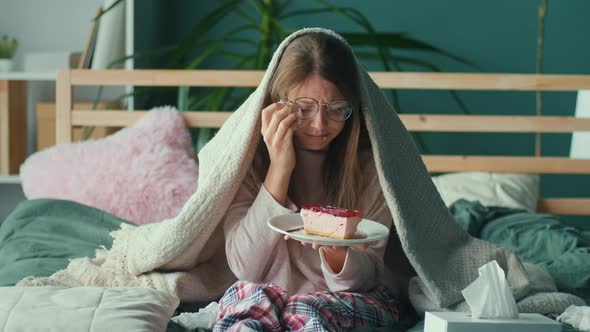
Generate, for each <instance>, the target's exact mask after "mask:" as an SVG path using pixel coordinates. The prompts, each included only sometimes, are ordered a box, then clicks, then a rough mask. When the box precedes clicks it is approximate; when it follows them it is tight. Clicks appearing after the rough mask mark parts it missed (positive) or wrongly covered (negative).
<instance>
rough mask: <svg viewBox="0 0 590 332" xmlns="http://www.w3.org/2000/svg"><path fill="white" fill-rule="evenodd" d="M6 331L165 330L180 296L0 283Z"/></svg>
mask: <svg viewBox="0 0 590 332" xmlns="http://www.w3.org/2000/svg"><path fill="white" fill-rule="evenodd" d="M0 299H2V300H0V326H4V330H5V331H80V332H84V331H88V332H90V331H93V332H101V331H104V332H112V331H164V330H166V326H167V325H168V321H169V320H170V317H172V314H173V313H174V309H176V307H177V306H178V303H179V300H178V297H176V296H174V295H172V294H169V293H164V292H162V291H158V290H155V289H150V288H143V287H116V288H102V287H73V288H64V287H57V286H35V287H18V286H17V287H0Z"/></svg>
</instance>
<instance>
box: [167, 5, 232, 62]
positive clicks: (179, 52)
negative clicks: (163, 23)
mask: <svg viewBox="0 0 590 332" xmlns="http://www.w3.org/2000/svg"><path fill="white" fill-rule="evenodd" d="M240 3H241V0H232V1H226V2H224V3H223V4H222V5H221V6H219V7H217V8H216V9H214V10H213V11H211V13H209V14H208V15H207V16H205V17H203V18H202V19H200V20H199V21H198V22H197V23H196V24H195V25H194V26H193V28H192V29H191V31H190V32H189V33H188V34H187V36H186V37H184V38H183V39H182V40H181V41H180V42H179V43H178V46H177V48H176V50H175V52H174V55H173V56H172V58H171V59H170V61H169V62H168V67H172V68H175V66H176V67H179V66H181V63H182V60H183V59H184V58H185V57H186V54H187V53H188V52H190V51H191V50H192V48H193V47H194V46H196V45H198V43H199V41H200V40H202V38H203V36H204V35H206V32H207V31H209V30H211V29H212V28H213V27H215V26H216V25H217V24H219V23H220V22H221V21H222V19H223V18H224V17H225V16H227V15H229V14H230V13H231V12H232V11H234V10H235V8H236V7H237V6H239V5H240Z"/></svg>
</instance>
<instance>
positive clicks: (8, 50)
mask: <svg viewBox="0 0 590 332" xmlns="http://www.w3.org/2000/svg"><path fill="white" fill-rule="evenodd" d="M17 48H18V41H17V40H16V39H15V38H12V40H11V39H10V38H8V36H7V35H4V36H2V40H0V72H8V71H11V70H12V58H13V57H14V53H16V49H17Z"/></svg>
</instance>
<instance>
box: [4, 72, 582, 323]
mask: <svg viewBox="0 0 590 332" xmlns="http://www.w3.org/2000/svg"><path fill="white" fill-rule="evenodd" d="M370 74H371V76H372V77H373V79H374V80H375V81H376V82H377V84H378V85H379V86H380V87H381V88H383V89H395V90H472V91H476V90H480V91H535V90H538V91H576V90H583V89H590V75H532V74H461V73H390V72H372V73H370ZM262 75H263V72H261V71H229V70H132V71H122V70H102V71H100V70H99V71H90V70H63V71H60V72H59V73H58V78H57V93H56V95H57V96H56V97H57V113H56V142H57V144H68V143H72V129H73V128H74V127H80V126H106V127H129V126H133V125H134V124H136V123H137V122H138V121H140V120H141V119H142V118H144V116H146V114H147V112H148V111H147V110H134V111H133V112H129V111H127V110H108V111H100V112H97V111H93V110H90V109H75V108H74V107H73V105H74V104H73V102H72V101H73V90H74V88H75V87H78V86H110V85H132V86H160V87H178V86H192V87H255V86H257V84H258V82H259V81H260V79H261V78H262ZM181 114H182V117H183V119H184V121H185V123H186V125H187V126H188V127H192V128H219V127H220V126H222V125H223V123H224V121H225V120H226V119H227V117H228V116H229V115H230V114H231V113H229V112H211V111H206V110H205V111H199V112H184V113H181ZM400 117H401V119H402V121H403V122H404V124H405V126H406V127H407V128H408V129H409V130H410V131H414V132H479V133H481V132H495V133H535V132H537V133H571V132H574V131H589V130H590V119H584V118H575V117H571V116H507V115H440V114H401V115H400ZM105 157H106V156H105ZM423 159H424V162H425V164H426V166H427V168H428V169H429V171H430V172H432V173H433V174H444V173H449V174H448V175H449V176H450V175H453V176H454V177H449V176H447V175H441V176H440V177H439V176H433V179H434V181H435V184H436V185H437V187H438V188H439V191H440V192H441V195H442V196H443V199H444V200H445V203H447V205H449V207H450V208H451V210H452V211H453V215H454V216H455V217H456V219H457V222H458V223H460V224H461V225H462V226H463V227H464V229H465V230H466V231H468V232H470V233H471V234H472V235H474V236H478V237H482V238H485V239H487V240H489V241H492V242H496V243H498V244H499V245H503V246H507V247H509V248H511V249H512V250H515V251H516V252H517V253H518V254H519V255H521V256H525V257H526V258H527V260H532V261H533V262H536V263H539V264H542V265H543V264H544V266H545V267H546V268H548V269H549V270H550V272H552V274H553V276H554V277H556V278H557V279H558V280H559V281H560V283H558V286H560V289H566V290H570V291H575V292H576V293H578V294H581V295H583V296H584V297H586V299H589V298H590V291H588V289H590V270H588V269H585V270H584V269H582V270H580V269H578V270H576V271H565V272H564V271H563V269H564V267H567V266H569V265H570V264H574V265H583V264H584V263H590V258H589V257H590V249H589V248H590V233H587V232H584V231H582V230H574V229H572V228H571V227H569V226H567V225H564V224H562V223H560V220H559V218H558V217H556V216H558V215H575V216H586V215H590V204H589V203H590V198H580V197H576V198H571V197H543V198H539V197H538V186H539V183H538V177H537V175H538V174H590V160H584V159H572V158H569V157H546V156H512V155H511V156H491V155H424V156H423ZM519 175H523V176H525V177H519ZM531 179H533V181H531ZM491 182H493V185H490V183H491ZM515 183H516V184H515ZM506 186H508V187H511V186H512V187H514V188H516V189H508V190H506V188H507V187H506ZM466 187H469V188H475V187H477V188H479V189H474V190H472V192H470V193H469V194H467V193H465V192H461V190H462V189H461V188H466ZM523 188H524V189H523ZM499 190H504V192H503V194H502V195H503V196H502V197H499V196H498V195H497V192H498V191H499ZM535 190H537V191H535ZM486 191H487V193H488V194H489V193H490V192H492V193H495V199H496V200H493V199H487V198H486V195H485V193H486ZM531 192H533V193H532V194H531ZM482 193H483V194H482ZM524 196H526V199H524V201H525V202H524V203H522V204H520V203H519V202H522V201H523V197H524ZM506 197H509V198H511V199H513V201H514V202H516V203H514V204H510V203H507V205H506V204H502V202H503V201H505V199H504V198H506ZM460 198H464V199H465V200H460ZM488 198H489V197H488ZM458 199H459V200H458ZM478 201H479V202H478ZM81 210H83V212H80V211H81ZM39 211H43V213H44V222H43V224H40V225H35V224H34V223H33V222H31V221H34V220H35V218H36V215H35V213H39ZM63 211H69V214H68V216H69V219H68V217H65V216H64V212H63ZM80 214H83V215H85V216H91V217H89V218H87V219H84V220H79V218H77V217H78V216H80ZM8 219H10V221H13V222H8V223H5V224H4V225H3V226H2V228H0V257H1V256H2V254H5V256H4V257H8V258H4V262H2V263H4V266H3V267H2V268H0V275H4V276H5V277H3V278H0V279H2V280H0V286H10V285H11V284H14V282H15V280H18V278H21V277H23V276H26V275H29V274H33V273H35V274H36V275H49V274H51V273H53V272H55V271H56V270H58V269H60V268H63V267H64V266H65V264H67V258H69V257H72V255H78V256H79V255H80V254H82V256H85V255H93V253H94V249H95V248H96V247H97V246H99V245H106V246H108V245H109V244H110V239H109V237H108V232H109V231H110V230H113V229H116V228H117V227H118V225H119V224H120V223H123V222H127V221H126V220H124V219H125V218H119V217H116V216H113V215H111V214H109V213H105V212H104V211H101V209H93V208H91V207H86V206H83V205H79V204H73V203H71V202H68V201H64V200H51V199H45V200H34V201H29V202H25V203H24V207H19V208H17V210H16V211H15V212H14V213H13V214H11V216H9V218H8ZM8 219H7V221H8ZM97 219H99V220H101V223H100V225H97V223H96V222H94V221H93V220H97ZM23 220H26V221H27V222H26V223H20V224H19V222H20V221H23ZM74 223H78V224H79V227H72V226H71V225H72V224H74ZM22 224H26V225H27V227H20V226H18V225H22ZM48 225H51V226H48ZM80 225H84V226H80ZM523 225H524V226H523ZM545 231H546V232H547V233H546V239H547V241H549V240H551V241H554V242H555V243H558V242H559V243H562V242H564V241H565V242H566V243H568V244H569V247H568V248H566V249H567V250H572V251H575V255H574V254H572V255H574V256H575V257H574V258H575V260H574V258H571V257H570V256H567V257H569V258H570V259H569V260H567V261H561V262H559V264H557V263H556V262H555V260H547V255H550V254H547V253H543V255H541V254H540V253H539V251H541V250H542V248H540V247H535V243H537V242H538V236H539V234H545V233H543V232H545ZM52 232H54V233H55V234H57V235H58V236H59V237H58V238H54V239H51V238H47V234H48V233H52ZM515 232H517V233H516V234H517V235H518V236H516V237H518V238H520V239H521V242H518V241H516V242H515V241H512V240H514V237H513V238H511V237H510V236H508V237H507V235H506V234H514V233H515ZM40 233H43V234H44V236H45V237H44V238H43V239H42V240H39V241H38V242H35V243H32V244H30V245H29V246H26V245H22V242H21V245H20V247H19V248H18V249H15V247H10V246H9V245H7V243H15V241H14V240H15V236H17V237H18V235H19V234H20V238H21V239H22V238H23V237H25V238H26V236H27V235H28V234H35V236H37V238H38V234H40ZM15 234H16V235H15ZM556 234H558V235H559V236H557V235H556ZM74 238H75V239H76V240H77V241H72V239H74ZM52 240H53V241H56V242H58V243H59V244H58V245H57V246H56V247H55V248H51V247H48V246H49V245H48V244H47V243H48V242H51V241H52ZM25 242H26V241H25ZM40 242H42V243H43V244H44V245H45V247H43V245H40V244H39V243H40ZM40 246H41V247H42V248H40ZM56 248H58V249H59V250H57V251H58V254H55V250H54V249H56ZM531 248H537V249H534V250H532V249H531ZM566 249H559V250H566ZM557 251H558V249H556V251H555V252H554V253H553V254H554V255H557V254H556V252H557ZM24 252H26V255H25V254H22V255H21V253H24ZM35 253H38V255H35ZM6 255H7V256H6ZM19 255H20V256H19ZM24 256H27V257H25V258H28V259H32V260H34V263H31V264H27V263H23V260H24ZM564 257H565V256H564ZM47 258H50V262H47ZM535 260H536V261H535ZM19 264H20V265H19ZM11 266H12V270H9V268H10V267H11ZM587 266H590V264H587ZM2 269H4V270H2ZM551 269H553V270H551ZM15 271H16V273H15ZM560 271H561V272H562V273H561V275H559V272H560ZM572 273H573V276H572ZM576 273H577V274H576ZM6 276H9V277H6ZM11 278H12V279H11ZM564 285H565V286H567V287H564ZM584 292H587V293H584ZM168 301H170V300H168ZM192 309H194V307H186V306H185V307H183V306H182V305H181V306H180V307H179V308H178V309H177V311H176V313H179V312H180V311H183V310H187V311H190V310H192ZM168 317H169V316H168ZM178 328H179V327H178V326H177V325H175V324H174V323H169V324H168V329H169V330H175V329H178ZM412 330H413V331H419V330H421V325H418V326H416V327H415V328H413V329H412Z"/></svg>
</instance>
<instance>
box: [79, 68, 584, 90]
mask: <svg viewBox="0 0 590 332" xmlns="http://www.w3.org/2000/svg"><path fill="white" fill-rule="evenodd" d="M70 72H71V80H72V84H73V85H135V86H195V87H198V86H200V87H224V86H225V87H256V86H258V84H259V83H260V80H261V79H262V76H263V75H264V71H257V70H162V69H137V70H92V71H89V70H83V69H73V70H70ZM369 75H371V77H372V78H373V80H375V82H376V83H377V84H378V85H379V86H380V87H381V88H383V89H424V90H429V89H432V90H513V91H535V90H539V91H575V90H583V89H590V75H547V74H544V75H537V74H472V73H401V72H370V73H369Z"/></svg>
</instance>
